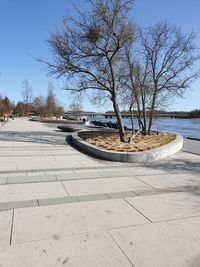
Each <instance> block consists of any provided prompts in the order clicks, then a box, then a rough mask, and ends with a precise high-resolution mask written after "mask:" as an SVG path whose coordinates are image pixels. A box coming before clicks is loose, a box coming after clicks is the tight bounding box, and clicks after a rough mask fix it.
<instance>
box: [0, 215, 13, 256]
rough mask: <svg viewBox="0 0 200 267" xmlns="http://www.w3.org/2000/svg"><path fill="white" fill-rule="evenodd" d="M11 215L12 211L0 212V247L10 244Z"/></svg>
mask: <svg viewBox="0 0 200 267" xmlns="http://www.w3.org/2000/svg"><path fill="white" fill-rule="evenodd" d="M12 214H13V211H12V210H10V211H1V212H0V247H1V246H9V244H10V234H11V225H12ZM0 258H1V257H0Z"/></svg>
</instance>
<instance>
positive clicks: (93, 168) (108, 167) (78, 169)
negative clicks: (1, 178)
mask: <svg viewBox="0 0 200 267" xmlns="http://www.w3.org/2000/svg"><path fill="white" fill-rule="evenodd" d="M128 167H129V168H130V167H131V168H132V167H139V168H148V166H145V165H140V166H133V165H132V166H128ZM102 168H104V169H105V170H109V169H113V168H114V169H126V168H127V166H123V165H118V166H115V165H109V166H99V167H98V166H94V167H85V166H83V167H75V168H54V169H46V168H45V169H37V170H35V169H28V170H9V171H0V174H7V173H9V174H11V173H27V172H31V173H37V172H51V171H58V172H59V171H74V170H75V171H81V170H99V169H100V170H101V169H102ZM131 171H132V170H131ZM161 174H162V175H168V173H163V172H162V171H161V172H160V173H155V174H151V175H161ZM173 174H180V172H179V171H178V172H173ZM132 175H136V176H137V175H139V176H147V175H149V174H132Z"/></svg>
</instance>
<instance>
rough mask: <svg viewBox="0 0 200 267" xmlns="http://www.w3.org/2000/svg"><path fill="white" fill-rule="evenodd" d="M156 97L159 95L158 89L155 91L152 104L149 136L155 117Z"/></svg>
mask: <svg viewBox="0 0 200 267" xmlns="http://www.w3.org/2000/svg"><path fill="white" fill-rule="evenodd" d="M156 95H157V88H155V89H154V94H153V99H152V104H151V110H150V111H149V126H148V134H150V132H151V127H152V121H153V116H154V109H155V103H156Z"/></svg>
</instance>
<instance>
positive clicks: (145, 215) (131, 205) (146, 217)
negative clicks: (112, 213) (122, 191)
mask: <svg viewBox="0 0 200 267" xmlns="http://www.w3.org/2000/svg"><path fill="white" fill-rule="evenodd" d="M123 200H124V201H125V202H126V203H127V204H129V205H130V206H131V207H132V208H134V209H135V210H136V211H137V212H139V213H140V214H141V215H142V216H143V217H144V218H146V219H147V220H148V221H149V222H150V223H152V221H151V220H150V219H149V218H148V217H147V216H146V215H144V214H143V213H142V212H141V211H140V210H138V209H137V208H136V207H134V206H133V205H132V204H131V203H129V202H128V201H127V200H126V199H125V198H123Z"/></svg>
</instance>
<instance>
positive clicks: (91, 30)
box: [40, 0, 135, 141]
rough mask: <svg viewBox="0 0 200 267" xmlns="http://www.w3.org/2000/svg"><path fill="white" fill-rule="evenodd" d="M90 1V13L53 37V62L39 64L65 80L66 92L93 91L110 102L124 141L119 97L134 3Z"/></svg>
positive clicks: (69, 21)
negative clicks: (130, 12)
mask: <svg viewBox="0 0 200 267" xmlns="http://www.w3.org/2000/svg"><path fill="white" fill-rule="evenodd" d="M89 2H90V4H91V11H90V12H89V13H88V14H85V13H84V14H83V13H81V12H80V11H79V14H78V18H66V19H65V20H64V28H63V29H62V30H60V31H57V32H55V33H53V34H52V35H51V36H50V38H49V40H48V45H49V47H50V49H51V51H52V53H53V55H54V61H53V63H50V62H46V61H44V60H40V61H42V62H43V63H46V64H47V66H48V67H49V72H50V74H51V75H57V76H58V77H60V76H64V77H65V78H66V80H67V81H68V84H67V85H66V90H72V91H79V92H80V91H84V90H88V89H91V90H93V91H94V94H95V92H97V94H98V97H99V98H102V99H105V98H108V99H110V100H111V101H112V104H113V109H114V111H115V114H116V117H117V121H118V126H119V132H120V139H121V141H124V133H125V132H124V127H123V120H122V116H121V113H120V110H119V105H118V98H119V92H120V90H121V88H122V85H123V79H124V71H123V70H124V66H123V64H124V59H123V58H124V53H125V47H126V44H127V42H130V40H132V39H133V36H134V31H135V28H134V24H133V23H132V22H131V21H129V20H128V17H127V16H128V11H129V9H130V8H131V5H132V2H133V1H132V0H110V1H106V0H98V1H96V0H94V1H93V0H91V1H89ZM71 81H72V82H71ZM70 82H71V83H70ZM72 84H73V85H74V86H72Z"/></svg>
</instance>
